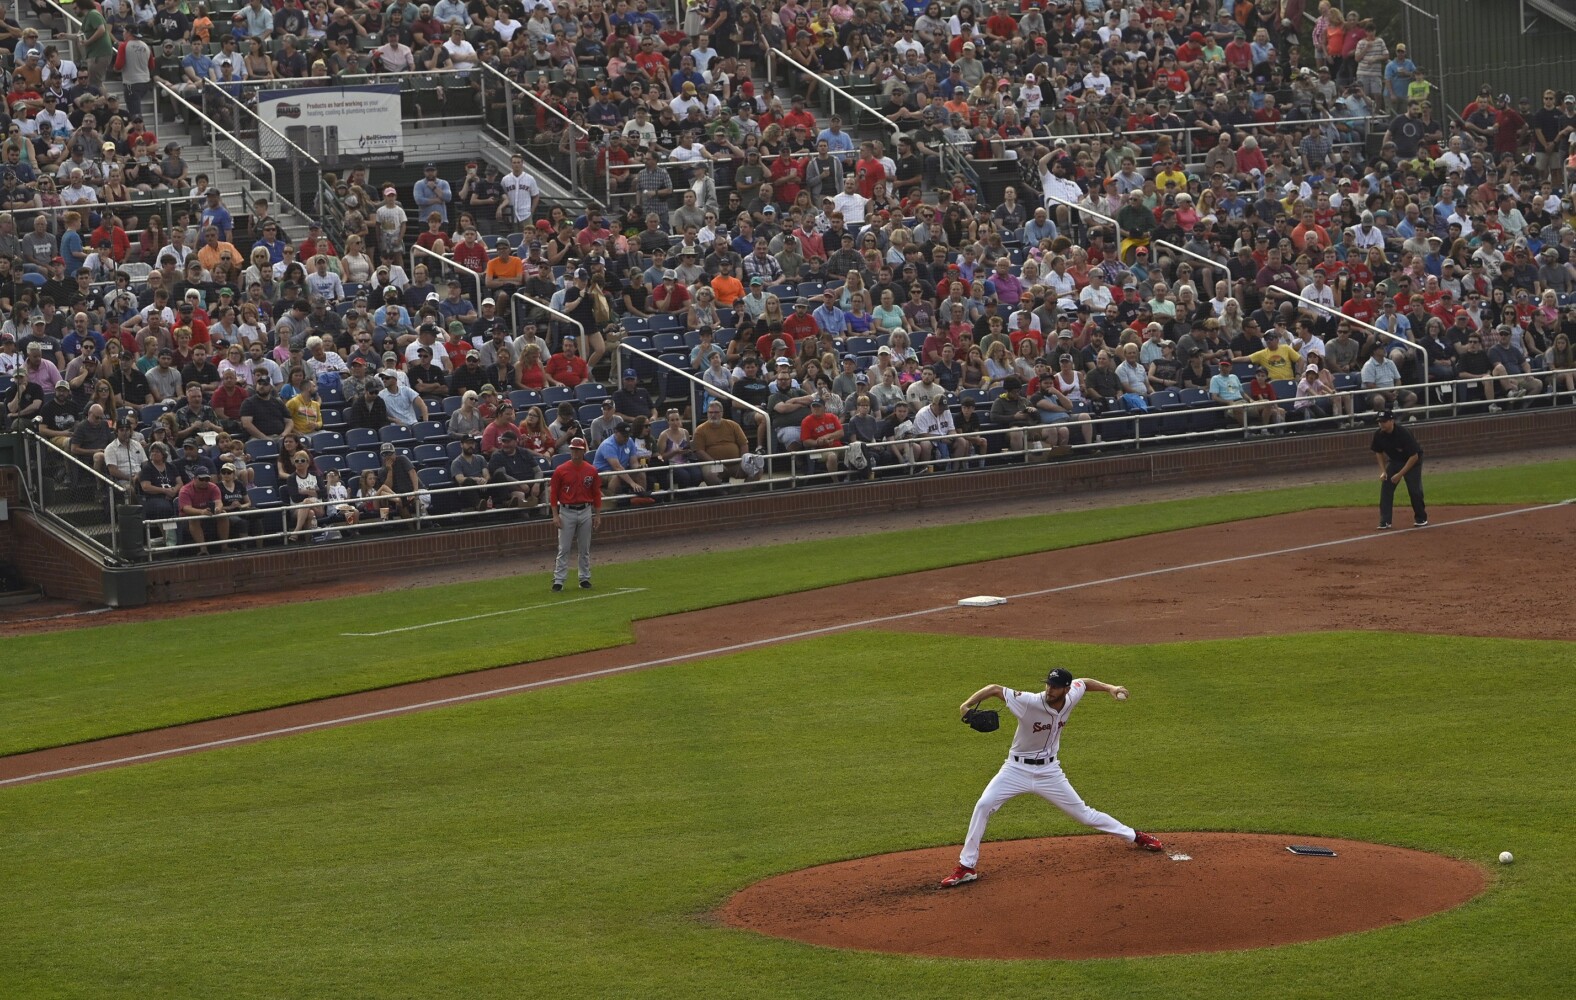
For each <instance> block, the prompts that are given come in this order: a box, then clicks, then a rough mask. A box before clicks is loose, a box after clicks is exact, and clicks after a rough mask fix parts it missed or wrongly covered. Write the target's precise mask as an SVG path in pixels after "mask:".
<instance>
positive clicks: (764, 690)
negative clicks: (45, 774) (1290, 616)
mask: <svg viewBox="0 0 1576 1000" xmlns="http://www.w3.org/2000/svg"><path fill="white" fill-rule="evenodd" d="M1568 661H1569V646H1568V645H1567V644H1561V643H1543V642H1522V641H1493V640H1484V639H1457V638H1440V637H1413V636H1398V635H1388V634H1360V635H1312V636H1296V637H1288V638H1276V639H1253V640H1241V641H1230V642H1210V643H1193V644H1180V645H1169V646H1157V647H1147V648H1137V647H1111V648H1096V647H1075V646H1057V645H1052V644H1047V643H1040V642H1033V641H1026V640H1009V639H990V638H977V637H951V636H912V635H898V634H891V635H885V634H860V635H845V636H837V637H832V638H825V639H821V640H816V641H814V642H807V643H801V644H797V645H795V646H793V647H791V648H789V649H783V648H775V649H767V650H761V651H757V652H754V653H751V654H747V655H740V656H734V657H730V658H726V659H718V660H713V661H708V662H702V663H693V664H686V665H682V666H676V667H669V668H664V669H661V670H653V671H646V672H641V673H635V674H629V675H622V676H617V677H611V678H606V679H603V680H599V681H594V682H588V683H583V684H576V685H570V686H567V687H560V688H555V689H552V690H549V691H539V692H532V693H528V694H523V695H517V696H513V697H508V698H501V699H496V700H491V701H486V702H480V703H476V704H471V705H466V706H463V707H458V708H453V709H447V710H442V711H435V712H429V713H424V714H420V715H414V716H406V717H401V718H395V719H389V720H385V721H381V722H376V723H368V724H363V725H358V726H354V727H348V728H344V729H337V730H330V731H325V732H318V733H312V734H308V735H303V736H298V737H292V738H289V739H283V740H276V741H271V742H267V743H262V744H257V745H253V746H246V747H238V748H234V749H228V750H223V751H217V752H212V753H206V754H202V755H197V756H192V757H182V758H177V759H173V760H168V761H163V762H160V763H158V764H155V765H151V766H141V767H132V768H125V769H120V770H114V771H108V772H101V773H97V774H90V775H85V776H81V777H76V778H71V779H68V780H62V781H55V782H49V783H45V784H37V785H28V786H22V787H18V788H12V789H7V790H5V791H3V792H0V858H3V859H4V860H3V862H0V864H3V871H4V875H5V884H6V889H7V893H6V896H7V903H6V906H5V907H4V910H3V912H0V940H4V941H5V942H6V947H5V949H4V952H3V953H0V995H3V996H7V997H18V998H28V1000H32V998H54V997H84V998H87V997H92V998H102V997H127V996H147V997H203V998H208V997H226V998H252V997H257V998H263V997H267V998H295V997H301V998H308V997H310V998H339V997H344V998H365V997H438V996H443V997H468V998H469V997H520V996H542V997H548V996H551V997H585V998H610V997H642V998H652V997H674V998H679V997H685V998H687V997H756V996H760V997H802V998H806V1000H812V998H813V1000H821V998H828V997H882V996H889V995H893V994H900V995H903V996H908V997H947V998H955V997H961V996H974V995H990V996H1001V997H1009V998H1012V997H1024V998H1031V997H1032V998H1040V997H1045V996H1056V997H1060V998H1068V1000H1073V998H1105V997H1131V998H1156V1000H1159V998H1178V1000H1182V998H1238V997H1240V998H1245V1000H1246V998H1253V1000H1258V998H1264V997H1276V998H1316V997H1386V998H1403V997H1416V998H1429V1000H1433V998H1440V997H1451V998H1465V1000H1477V998H1483V1000H1487V998H1498V997H1521V998H1543V997H1548V998H1555V997H1565V996H1569V995H1570V983H1571V982H1572V981H1573V979H1576V957H1573V956H1576V927H1573V925H1572V922H1571V921H1570V920H1569V901H1570V898H1571V895H1572V891H1573V889H1576V885H1573V868H1572V863H1571V861H1570V860H1569V859H1570V857H1571V856H1572V853H1573V852H1572V848H1573V846H1576V844H1573V843H1572V840H1573V835H1572V833H1571V832H1570V829H1569V824H1568V822H1567V820H1568V817H1569V816H1570V815H1571V813H1572V810H1573V808H1576V789H1573V786H1572V784H1571V782H1570V780H1569V774H1568V770H1569V765H1568V762H1569V752H1568V739H1567V738H1566V729H1567V728H1568V723H1569V719H1570V718H1571V717H1572V714H1573V712H1576V694H1573V692H1572V689H1571V687H1570V685H1569V684H1568V683H1567V679H1566V670H1567V664H1568ZM1048 662H1065V663H1069V664H1072V665H1074V667H1075V670H1076V672H1078V673H1081V674H1088V675H1092V676H1096V677H1100V678H1102V679H1105V680H1109V681H1114V682H1121V683H1125V684H1127V685H1128V686H1130V687H1131V688H1132V689H1133V692H1134V695H1133V698H1132V700H1131V701H1129V702H1128V703H1126V704H1125V705H1118V704H1116V703H1115V702H1112V701H1110V700H1109V699H1091V700H1090V701H1089V702H1086V703H1085V705H1084V707H1082V708H1080V710H1079V712H1078V713H1077V715H1076V716H1075V718H1074V722H1073V725H1072V727H1070V729H1069V731H1068V734H1067V736H1066V738H1065V742H1064V743H1063V757H1064V759H1065V760H1066V762H1067V763H1066V766H1067V769H1068V773H1069V775H1070V777H1071V778H1072V779H1073V781H1074V783H1075V784H1076V785H1077V787H1078V788H1079V790H1080V791H1081V792H1082V793H1083V794H1084V795H1085V797H1086V798H1087V799H1088V800H1089V801H1090V802H1091V803H1093V804H1094V805H1096V806H1097V807H1098V808H1102V809H1106V810H1108V811H1110V812H1112V813H1114V814H1116V815H1117V816H1119V817H1122V818H1125V819H1127V820H1129V821H1130V822H1133V823H1138V824H1142V825H1143V826H1144V828H1146V829H1155V830H1158V831H1166V830H1201V829H1225V830H1257V831H1279V832H1288V833H1293V832H1295V833H1312V834H1323V835H1328V836H1341V837H1354V838H1359V839H1366V840H1373V841H1380V842H1386V843H1394V844H1400V845H1405V846H1409V847H1415V848H1421V849H1425V850H1431V851H1437V852H1441V853H1444V854H1449V855H1454V856H1459V857H1463V858H1469V859H1472V860H1474V861H1479V862H1484V863H1488V862H1490V861H1491V860H1492V859H1493V857H1494V855H1495V854H1496V853H1497V852H1498V851H1500V850H1502V849H1511V850H1514V851H1515V852H1516V854H1517V856H1518V862H1517V864H1516V865H1515V866H1513V867H1510V868H1499V867H1497V866H1496V867H1495V868H1494V869H1493V871H1492V873H1491V875H1492V881H1491V887H1490V889H1489V891H1488V892H1487V893H1486V894H1485V895H1484V896H1482V897H1480V898H1479V899H1478V900H1476V901H1474V902H1472V903H1470V904H1468V905H1466V906H1464V907H1462V908H1460V909H1457V910H1454V911H1450V912H1447V913H1444V914H1440V915H1437V916H1434V917H1431V918H1427V919H1425V920H1422V921H1418V922H1415V923H1412V924H1408V925H1404V926H1400V927H1394V928H1389V929H1384V930H1379V931H1374V932H1370V933H1366V934H1359V935H1352V936H1347V937H1341V938H1334V939H1330V940H1326V941H1320V942H1313V943H1308V944H1302V945H1295V946H1289V947H1284V948H1277V949H1268V950H1262V951H1252V952H1238V953H1221V954H1207V955H1199V956H1190V957H1175V958H1152V959H1134V960H1124V961H1095V962H1080V963H1062V962H1008V963H990V964H986V963H981V962H972V961H958V960H922V959H913V958H906V957H897V956H882V955H872V954H865V953H854V952H839V951H833V950H826V949H819V948H813V947H810V946H805V945H800V944H795V943H790V942H784V941H778V940H773V939H768V938H763V937H758V936H756V935H753V934H749V933H745V932H740V931H734V930H729V929H724V928H721V927H718V926H716V925H715V924H714V923H712V922H711V921H710V920H709V919H708V918H707V914H708V913H709V912H710V911H711V910H713V909H714V908H715V907H716V906H717V905H719V904H720V903H721V901H722V900H724V899H725V898H726V897H727V896H728V895H729V894H730V893H731V892H733V891H735V890H736V889H738V888H740V887H742V886H745V885H748V884H750V883H752V882H754V881H756V880H758V879H760V878H763V877H766V876H768V875H771V874H775V873H778V872H783V871H788V870H793V869H797V868H800V867H804V866H808V865H812V864H817V863H821V862H826V861H831V860H836V859H841V858H849V857H856V856H861V855H866V854H872V853H880V852H886V851H893V850H902V849H907V848H913V847H922V846H929V845H939V844H948V843H955V842H956V841H957V840H958V839H959V838H961V836H962V834H963V829H964V826H965V824H966V823H967V819H968V814H969V810H970V808H971V807H972V805H973V802H974V799H975V797H976V796H977V795H978V793H979V790H980V788H981V787H982V786H983V783H984V782H985V780H987V779H988V777H989V776H990V775H991V774H992V773H993V772H994V770H995V768H996V767H997V765H998V764H999V762H1000V760H1001V757H1002V754H1003V752H1004V750H1005V745H1006V739H1005V734H1001V733H998V734H993V735H991V736H981V735H979V734H975V733H972V732H970V731H968V730H967V729H965V728H964V727H962V726H960V725H958V723H957V721H956V717H955V706H956V705H957V703H958V702H959V701H960V700H961V699H962V697H963V696H965V695H966V694H967V693H968V692H969V691H972V690H973V689H975V688H976V687H978V686H979V685H980V684H982V683H985V682H989V681H1001V682H1005V683H1032V681H1033V680H1034V678H1035V677H1037V676H1041V675H1043V671H1044V665H1045V664H1046V663H1048ZM982 663H994V664H996V666H995V667H994V668H991V669H988V670H982V668H981V667H979V666H978V664H982ZM965 664H967V665H966V666H965ZM1442 665H1443V666H1442ZM895 747H896V748H902V749H903V750H904V753H903V754H902V755H901V756H894V755H893V754H892V753H891V750H892V749H893V748H895ZM1079 832H1082V830H1081V828H1077V827H1074V826H1073V825H1072V824H1071V823H1070V822H1069V821H1067V820H1066V819H1064V818H1063V817H1061V816H1060V814H1058V813H1055V812H1054V811H1053V810H1050V809H1049V808H1048V807H1046V806H1045V805H1044V804H1043V803H1040V802H1038V801H1037V800H1030V799H1019V800H1016V801H1015V802H1013V803H1012V804H1010V805H1009V806H1007V808H1005V809H1004V810H1003V811H1002V812H1001V813H1000V814H999V815H998V816H997V817H996V819H995V821H994V822H993V824H992V827H991V838H992V839H1007V838H1014V837H1024V836H1035V835H1043V834H1059V833H1079ZM989 858H990V848H989V845H988V844H987V846H986V850H985V854H984V861H983V863H984V864H985V865H987V866H988V864H989ZM1136 860H1137V859H1135V861H1136ZM941 874H944V873H943V872H930V871H916V872H915V873H914V877H915V879H916V881H922V882H923V881H929V880H931V879H933V878H936V877H939V876H940V875H941ZM965 891H966V890H965ZM1046 919H1047V920H1051V921H1070V920H1076V919H1077V914H1075V913H1048V914H1047V915H1046Z"/></svg>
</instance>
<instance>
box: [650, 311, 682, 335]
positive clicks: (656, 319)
mask: <svg viewBox="0 0 1576 1000" xmlns="http://www.w3.org/2000/svg"><path fill="white" fill-rule="evenodd" d="M651 328H652V329H653V330H656V331H657V332H658V333H682V332H683V331H684V317H683V316H681V315H679V314H678V313H657V314H656V315H655V316H653V317H651Z"/></svg>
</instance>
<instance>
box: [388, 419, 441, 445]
mask: <svg viewBox="0 0 1576 1000" xmlns="http://www.w3.org/2000/svg"><path fill="white" fill-rule="evenodd" d="M410 433H411V436H412V437H414V438H415V439H416V441H417V442H418V443H422V442H427V441H442V440H444V439H445V438H447V437H448V436H449V425H448V422H447V421H445V420H423V421H421V422H420V423H418V424H417V425H416V426H414V427H412V428H411V430H410ZM385 440H387V439H385Z"/></svg>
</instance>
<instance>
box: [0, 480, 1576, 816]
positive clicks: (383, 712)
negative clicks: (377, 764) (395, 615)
mask: <svg viewBox="0 0 1576 1000" xmlns="http://www.w3.org/2000/svg"><path fill="white" fill-rule="evenodd" d="M1572 503H1576V498H1572V499H1570V500H1560V501H1558V502H1556V503H1546V504H1540V505H1539V506H1536V507H1521V508H1517V509H1515V510H1503V511H1499V512H1497V513H1493V514H1478V515H1476V516H1474V517H1464V518H1462V519H1460V520H1459V521H1445V522H1441V523H1439V524H1437V525H1435V527H1439V528H1448V527H1452V526H1454V525H1458V524H1475V523H1477V522H1480V521H1492V520H1495V519H1497V518H1501V517H1512V516H1514V515H1517V514H1533V513H1537V512H1538V511H1544V510H1553V509H1554V508H1556V507H1563V506H1566V505H1568V504H1572ZM1405 533H1406V532H1405V531H1404V530H1403V531H1400V532H1395V533H1391V532H1381V531H1374V532H1367V533H1365V534H1361V535H1353V536H1352V537H1350V538H1337V539H1334V540H1333V541H1328V542H1311V543H1309V544H1307V545H1294V546H1292V547H1290V548H1285V549H1275V550H1273V551H1270V552H1250V553H1247V554H1245V555H1239V556H1227V557H1225V558H1222V559H1208V560H1205V561H1203V562H1195V563H1186V564H1184V565H1181V566H1162V567H1159V568H1157V569H1148V570H1143V571H1142V572H1138V573H1124V574H1122V575H1121V576H1109V577H1105V578H1104V579H1100V580H1086V581H1084V582H1082V583H1069V584H1065V585H1063V586H1060V587H1048V588H1046V589H1044V590H1031V591H1027V592H1025V593H1022V594H1012V595H1009V596H1010V597H1012V598H1014V599H1022V598H1026V597H1043V596H1046V595H1048V594H1059V593H1063V592H1065V591H1069V590H1078V589H1081V588H1084V587H1101V586H1104V585H1106V584H1109V583H1121V582H1123V581H1126V580H1137V579H1141V578H1143V577H1148V576H1160V575H1162V574H1165V573H1182V572H1186V571H1187V570H1193V569H1207V568H1209V567H1211V566H1224V565H1229V564H1231V563H1238V562H1247V561H1248V560H1250V559H1268V558H1272V557H1274V556H1283V555H1291V554H1293V553H1297V552H1308V551H1310V550H1314V549H1323V548H1329V547H1331V546H1335V545H1349V544H1351V543H1353V542H1366V541H1373V540H1376V539H1381V538H1385V537H1388V536H1390V535H1392V534H1405ZM614 593H616V592H614ZM596 596H598V597H610V596H612V593H608V594H599V595H596ZM579 600H590V598H579ZM556 603H559V604H568V603H570V602H569V601H559V602H556ZM956 610H957V606H956V605H954V604H943V605H939V606H937V607H934V608H924V609H923V610H920V611H905V612H902V613H900V614H893V615H880V616H878V617H875V618H861V619H860V620H858V621H852V622H844V623H842V624H839V625H825V626H822V627H821V628H812V629H805V630H803V631H800V632H789V633H786V634H784V635H775V636H771V637H769V638H766V639H751V640H750V641H748V642H736V643H732V644H730V645H727V646H717V647H714V648H712V649H704V650H698V651H696V652H693V653H679V654H677V655H674V656H664V657H662V658H661V659H656V660H644V661H642V662H640V663H628V664H625V665H623V666H618V667H605V668H603V669H601V670H588V671H585V672H583V673H578V674H569V675H567V676H564V677H552V678H548V679H546V680H539V681H528V682H525V683H522V684H510V685H508V686H507V687H499V688H492V689H489V690H487V691H472V692H470V693H468V694H457V695H452V696H450V697H448V698H436V699H433V700H431V701H423V702H417V703H416V704H414V705H400V706H397V707H394V708H380V709H378V710H376V711H372V712H361V713H359V714H357V715H346V716H342V717H340V718H337V719H324V720H322V721H320V722H305V723H302V724H301V725H297V726H285V727H284V728H281V729H270V730H267V731H265V732H261V733H248V734H246V735H243V736H229V737H226V738H224V739H219V740H209V741H207V742H205V743H193V744H191V745H189V746H183V747H170V748H169V749H166V750H153V751H150V752H149V753H140V754H135V755H133V756H130V757H120V758H117V759H115V760H105V761H97V762H95V763H91V764H76V765H73V766H72V767H61V768H56V769H54V770H52V771H39V772H38V773H36V774H24V775H21V776H19V777H15V778H4V779H0V787H4V786H6V785H15V784H20V783H22V782H25V781H37V780H39V779H41V778H57V777H60V776H62V775H67V774H76V773H79V772H82V771H94V770H99V769H101V768H106V767H118V766H120V765H123V764H136V763H139V762H141V761H146V760H157V759H158V758H160V757H171V756H174V755H176V754H184V753H193V752H195V751H198V750H212V749H215V748H217V747H224V746H232V745H234V744H237V743H249V742H251V741H253V740H265V739H270V738H272V737H275V736H288V735H290V734H292V733H304V732H309V731H311V730H314V729H325V728H328V727H330V726H341V725H345V724H347V723H351V722H365V721H366V720H368V719H380V718H384V717H386V716H391V715H402V714H404V713H406V712H420V711H424V710H426V709H429V708H442V707H444V706H445V705H457V704H460V703H462V702H467V701H476V700H478V699H481V698H494V697H497V696H499V695H505V694H517V693H519V692H521V691H530V690H533V689H535V688H541V687H548V686H550V685H553V684H567V683H569V682H571V681H584V680H590V679H592V678H594V677H607V676H610V675H612V674H622V673H628V672H629V671H632V670H644V669H646V668H648V667H661V666H666V665H668V664H670V663H681V662H684V661H686V660H698V659H703V658H706V657H711V656H720V655H723V654H726V653H736V652H739V651H741V650H745V649H754V648H756V647H758V646H769V645H773V644H776V643H780V642H792V641H794V640H796V639H808V638H811V637H813V636H819V635H827V634H829V633H832V632H845V631H847V630H849V629H856V628H866V627H868V626H871V625H882V624H885V623H887V622H895V621H902V620H904V619H908V618H921V617H924V616H926V615H934V614H938V613H940V612H942V611H956ZM494 613H495V614H498V613H502V612H494ZM456 620H459V619H456ZM415 627H418V628H420V627H423V626H415ZM374 634H382V633H374Z"/></svg>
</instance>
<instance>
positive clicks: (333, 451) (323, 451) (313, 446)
mask: <svg viewBox="0 0 1576 1000" xmlns="http://www.w3.org/2000/svg"><path fill="white" fill-rule="evenodd" d="M306 441H307V450H308V451H310V452H311V453H312V454H313V455H343V454H344V453H345V452H346V451H348V450H349V449H348V448H347V447H346V446H345V437H344V435H343V434H340V433H339V432H338V431H318V432H317V433H316V434H311V435H308V436H307V439H306Z"/></svg>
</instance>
